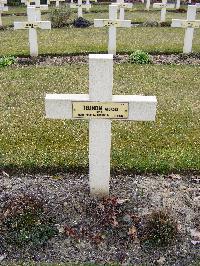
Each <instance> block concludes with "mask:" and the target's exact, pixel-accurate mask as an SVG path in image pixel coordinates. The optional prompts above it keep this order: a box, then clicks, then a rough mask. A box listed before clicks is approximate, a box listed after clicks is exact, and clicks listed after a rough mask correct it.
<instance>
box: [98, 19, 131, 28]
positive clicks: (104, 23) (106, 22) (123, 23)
mask: <svg viewBox="0 0 200 266" xmlns="http://www.w3.org/2000/svg"><path fill="white" fill-rule="evenodd" d="M110 26H114V27H116V28H119V27H127V28H128V27H131V21H130V20H119V19H117V20H110V19H94V27H110Z"/></svg>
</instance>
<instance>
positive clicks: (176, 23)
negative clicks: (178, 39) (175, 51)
mask: <svg viewBox="0 0 200 266" xmlns="http://www.w3.org/2000/svg"><path fill="white" fill-rule="evenodd" d="M196 11H197V7H196V6H195V5H191V6H190V5H189V6H188V10H187V19H186V20H183V19H172V24H171V27H173V28H185V37H184V45H183V53H191V52H192V40H193V34H194V29H197V28H199V27H200V20H195V19H196Z"/></svg>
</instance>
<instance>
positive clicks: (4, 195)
mask: <svg viewBox="0 0 200 266" xmlns="http://www.w3.org/2000/svg"><path fill="white" fill-rule="evenodd" d="M110 192H111V196H117V197H119V199H128V201H129V203H130V204H128V207H127V212H130V211H132V212H134V213H135V214H142V215H146V214H148V213H149V212H151V211H153V210H158V209H162V208H164V209H166V208H167V209H168V210H170V212H171V214H172V215H173V218H174V219H176V221H177V222H178V224H179V233H180V237H179V238H178V239H177V241H175V242H174V243H172V245H170V246H168V247H166V248H159V247H158V248H153V249H152V248H148V247H145V246H144V245H141V243H140V242H139V241H138V239H137V238H135V239H134V241H133V242H131V243H128V244H127V245H126V246H124V245H123V244H121V243H120V242H119V241H118V240H119V239H117V242H116V238H114V237H115V235H113V238H110V239H109V240H108V241H107V242H106V241H103V242H101V243H100V244H99V245H96V244H93V243H91V242H90V241H85V240H84V239H81V240H80V241H75V240H74V239H73V238H70V237H69V236H66V235H63V232H62V230H61V231H60V234H59V235H58V236H56V237H53V238H52V239H51V240H49V241H48V243H47V245H46V246H45V247H43V248H41V249H33V248H30V247H29V246H28V245H27V246H26V248H23V249H19V248H17V247H12V246H9V247H3V245H2V243H1V241H2V239H1V236H0V243H1V245H0V263H4V264H5V265H7V264H8V263H10V262H12V263H17V262H19V261H24V262H25V261H30V260H31V261H35V262H57V263H58V262H59V263H61V262H69V263H88V262H89V263H95V264H101V265H102V264H105V263H114V262H116V263H120V264H123V265H127V264H129V265H130V264H131V265H180V266H189V265H192V263H194V262H196V261H198V260H199V261H200V248H199V247H200V239H199V240H198V239H196V240H198V241H194V240H195V239H193V237H194V236H193V235H192V232H193V231H194V230H198V231H197V232H199V231H200V225H199V215H200V205H199V203H200V176H189V175H188V176H181V175H177V174H176V175H175V174H172V175H168V176H164V175H159V176H155V175H147V176H142V175H117V176H112V177H111V190H110ZM22 193H30V194H31V195H36V196H41V197H44V198H45V199H46V201H47V205H48V206H49V209H50V210H51V212H52V214H53V215H54V216H56V226H59V227H60V228H62V226H64V225H66V224H67V225H71V226H72V225H73V224H76V225H81V226H82V227H84V226H85V227H86V226H87V224H88V223H89V222H90V217H88V216H87V213H88V209H87V206H91V205H90V203H91V197H90V196H89V187H88V176H87V175H81V174H68V173H67V174H57V175H54V176H49V175H40V174H37V175H29V174H27V175H15V176H9V175H8V174H6V173H5V172H3V174H2V175H0V213H1V211H2V208H3V206H4V204H5V199H6V200H8V199H10V198H12V197H13V196H17V195H20V194H22ZM90 211H91V212H93V211H94V210H93V209H92V208H91V210H90Z"/></svg>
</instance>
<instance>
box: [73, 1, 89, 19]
mask: <svg viewBox="0 0 200 266" xmlns="http://www.w3.org/2000/svg"><path fill="white" fill-rule="evenodd" d="M70 8H77V9H78V18H80V17H81V18H82V17H83V8H85V9H86V10H87V11H88V10H89V9H90V8H91V4H87V3H86V4H83V3H82V0H78V3H77V4H75V3H74V4H73V3H72V4H70Z"/></svg>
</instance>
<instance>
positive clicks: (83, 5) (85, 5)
mask: <svg viewBox="0 0 200 266" xmlns="http://www.w3.org/2000/svg"><path fill="white" fill-rule="evenodd" d="M78 7H82V8H91V7H92V6H91V4H81V5H79V4H74V3H72V4H70V8H78Z"/></svg>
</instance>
